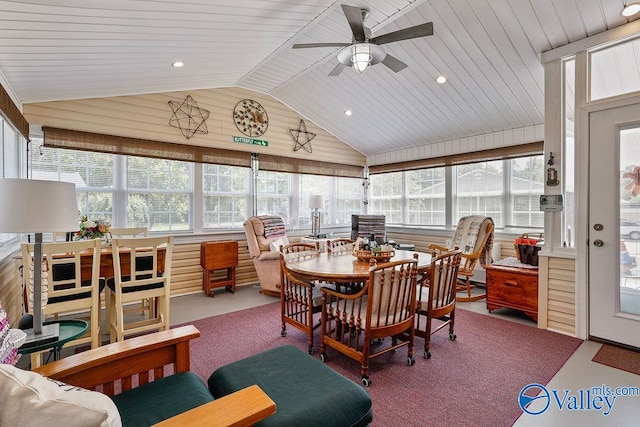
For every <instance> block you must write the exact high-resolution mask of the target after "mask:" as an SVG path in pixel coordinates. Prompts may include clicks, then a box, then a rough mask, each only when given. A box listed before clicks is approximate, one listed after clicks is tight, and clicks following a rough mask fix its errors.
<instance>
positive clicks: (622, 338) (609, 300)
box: [588, 103, 640, 347]
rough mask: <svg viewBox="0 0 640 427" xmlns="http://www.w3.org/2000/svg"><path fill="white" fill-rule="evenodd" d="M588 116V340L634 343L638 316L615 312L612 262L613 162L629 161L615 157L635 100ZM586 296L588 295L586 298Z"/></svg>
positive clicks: (639, 119) (616, 273)
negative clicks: (598, 244)
mask: <svg viewBox="0 0 640 427" xmlns="http://www.w3.org/2000/svg"><path fill="white" fill-rule="evenodd" d="M594 116H597V117H594ZM589 120H590V136H591V137H594V136H595V138H597V142H598V143H597V144H590V167H591V168H592V173H591V174H590V176H589V187H590V188H589V191H590V196H591V199H592V201H593V202H594V203H592V204H590V206H589V211H588V215H589V216H590V218H589V229H588V231H589V234H590V237H589V249H588V251H589V253H590V254H591V253H593V254H594V257H593V258H590V262H589V302H590V306H589V339H592V340H595V341H612V342H618V343H620V344H622V345H628V346H634V347H640V340H639V339H638V338H637V334H636V333H635V332H636V331H637V330H638V325H640V316H639V315H638V314H637V313H635V312H634V313H626V312H623V311H621V310H622V308H621V304H622V301H621V299H622V294H621V291H622V289H621V283H622V282H621V280H622V278H621V277H620V265H619V262H617V261H616V260H618V259H619V248H618V246H619V245H618V243H619V242H620V241H622V240H621V236H620V228H619V225H620V221H619V220H620V211H619V206H620V201H619V191H620V190H619V188H620V185H621V184H620V177H619V172H620V168H619V167H618V163H619V162H624V164H625V165H628V164H629V162H628V161H627V160H623V159H621V154H620V153H621V152H620V150H621V145H620V144H621V143H622V139H621V132H622V131H623V130H624V129H631V128H633V129H635V130H636V132H637V130H638V129H640V103H635V104H629V105H626V106H621V107H617V108H615V109H603V110H599V111H596V112H593V113H591V114H590V117H589ZM594 120H597V121H594ZM635 138H637V134H636V136H635ZM635 140H636V139H634V141H635ZM636 161H637V159H636ZM632 164H634V165H635V164H637V163H635V162H632ZM614 177H615V178H614ZM612 180H613V181H612ZM595 189H597V190H598V193H597V199H594V198H593V196H594V195H596V193H595V192H594V191H595ZM596 222H599V223H602V224H604V227H603V228H602V229H601V230H595V229H594V228H593V227H594V223H596ZM596 239H602V240H603V241H604V245H602V247H600V248H598V247H595V245H594V241H595V240H596ZM612 259H613V260H614V262H613V264H612V263H611V260H612ZM594 280H596V281H594ZM592 284H593V285H594V286H591V285H592ZM591 295H593V296H594V297H593V298H591Z"/></svg>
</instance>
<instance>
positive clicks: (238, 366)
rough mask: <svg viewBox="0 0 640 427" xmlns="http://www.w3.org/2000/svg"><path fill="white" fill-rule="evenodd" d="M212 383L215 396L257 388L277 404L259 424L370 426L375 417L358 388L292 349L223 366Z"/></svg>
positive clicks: (274, 350) (321, 364)
mask: <svg viewBox="0 0 640 427" xmlns="http://www.w3.org/2000/svg"><path fill="white" fill-rule="evenodd" d="M208 384H209V390H210V391H211V394H212V395H213V396H214V397H215V398H219V397H222V396H225V395H227V394H230V393H233V392H235V391H237V390H240V389H242V388H245V387H247V386H250V385H252V384H258V386H260V388H262V389H263V390H264V391H265V393H266V394H267V395H268V396H269V397H270V398H271V399H272V400H273V401H274V402H275V403H276V413H275V414H274V415H272V416H270V417H269V418H267V419H265V420H263V421H261V422H259V423H258V424H257V425H258V426H278V427H284V426H304V425H313V426H326V427H330V426H335V427H345V426H366V425H368V424H369V423H371V421H372V419H373V411H372V403H371V398H370V397H369V395H368V394H367V392H366V391H365V390H364V389H363V388H362V387H361V386H360V385H359V384H356V383H355V382H353V381H351V380H350V379H348V378H346V377H344V376H342V375H340V374H339V373H337V372H335V371H334V370H333V369H331V368H329V367H327V366H325V365H324V364H323V363H322V362H320V361H319V360H316V359H314V358H313V357H312V356H310V355H308V354H307V353H305V352H303V351H301V350H299V349H298V348H297V347H294V346H292V345H285V346H281V347H277V348H274V349H272V350H267V351H265V352H262V353H259V354H256V355H254V356H250V357H247V358H245V359H242V360H239V361H237V362H233V363H230V364H228V365H225V366H223V367H221V368H218V369H217V370H216V371H215V372H213V374H211V376H210V377H209V381H208Z"/></svg>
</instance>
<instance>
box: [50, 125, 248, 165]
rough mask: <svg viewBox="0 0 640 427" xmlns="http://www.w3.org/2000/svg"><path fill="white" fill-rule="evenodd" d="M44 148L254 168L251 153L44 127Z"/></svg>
mask: <svg viewBox="0 0 640 427" xmlns="http://www.w3.org/2000/svg"><path fill="white" fill-rule="evenodd" d="M42 130H43V135H44V138H43V140H44V146H45V147H51V148H67V149H71V150H82V151H93V152H101V153H110V154H122V155H126V156H138V157H152V158H156V159H168V160H178V161H183V162H195V163H212V164H218V165H229V166H243V167H251V153H247V152H243V151H233V150H224V149H221V148H211V147H198V146H194V145H186V144H176V143H173V142H162V141H154V140H149V139H139V138H130V137H125V136H115V135H105V134H98V133H92V132H82V131H76V130H69V129H59V128H53V127H48V126H44V127H43V128H42Z"/></svg>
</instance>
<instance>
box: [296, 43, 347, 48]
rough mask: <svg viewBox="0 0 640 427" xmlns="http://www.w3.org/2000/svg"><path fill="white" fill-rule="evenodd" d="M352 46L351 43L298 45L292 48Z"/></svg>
mask: <svg viewBox="0 0 640 427" xmlns="http://www.w3.org/2000/svg"><path fill="white" fill-rule="evenodd" d="M346 46H351V43H296V44H294V45H293V46H291V48H293V49H306V48H309V47H346Z"/></svg>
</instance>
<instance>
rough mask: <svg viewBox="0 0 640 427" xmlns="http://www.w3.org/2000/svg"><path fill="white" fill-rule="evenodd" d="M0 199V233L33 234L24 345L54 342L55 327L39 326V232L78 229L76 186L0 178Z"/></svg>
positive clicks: (40, 268)
mask: <svg viewBox="0 0 640 427" xmlns="http://www.w3.org/2000/svg"><path fill="white" fill-rule="evenodd" d="M0 200H2V206H3V207H2V209H0V232H3V233H35V242H34V252H33V258H34V259H33V265H34V268H33V307H32V308H31V309H32V312H33V313H32V314H33V328H32V329H28V330H25V332H26V333H27V339H26V342H25V345H29V346H34V345H39V344H43V343H45V342H51V341H55V340H56V339H57V336H58V332H57V329H58V325H57V324H52V325H44V327H43V324H42V320H43V319H42V233H48V232H53V231H56V230H75V229H76V228H78V202H77V199H76V186H75V184H72V183H68V182H58V181H39V180H33V179H17V178H5V179H0ZM24 268H27V266H24ZM27 286H28V284H27Z"/></svg>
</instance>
